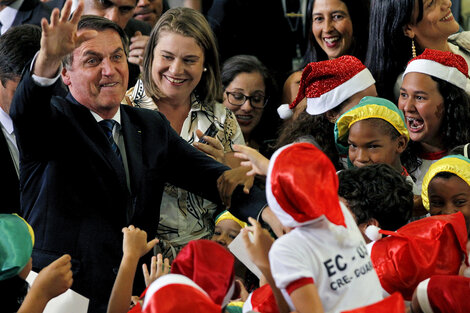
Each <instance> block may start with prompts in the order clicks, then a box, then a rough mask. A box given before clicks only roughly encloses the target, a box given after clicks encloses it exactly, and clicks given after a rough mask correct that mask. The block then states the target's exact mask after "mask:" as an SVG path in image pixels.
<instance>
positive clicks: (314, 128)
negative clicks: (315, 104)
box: [273, 111, 342, 170]
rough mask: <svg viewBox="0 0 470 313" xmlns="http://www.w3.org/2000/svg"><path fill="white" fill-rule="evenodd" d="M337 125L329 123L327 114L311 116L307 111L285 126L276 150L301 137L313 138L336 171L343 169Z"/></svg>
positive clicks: (281, 131)
mask: <svg viewBox="0 0 470 313" xmlns="http://www.w3.org/2000/svg"><path fill="white" fill-rule="evenodd" d="M334 128H335V124H333V123H331V122H330V121H328V119H327V118H326V115H325V114H320V115H310V114H309V113H307V111H303V112H302V113H300V114H299V116H298V117H297V119H296V120H294V121H291V122H288V123H287V124H285V125H283V127H282V128H281V129H280V131H279V137H278V140H277V142H276V144H275V146H274V147H273V149H274V150H277V149H279V148H280V147H283V146H285V145H288V144H291V143H293V142H295V141H296V140H297V139H299V138H300V137H304V136H312V137H313V139H315V141H316V142H317V144H318V146H319V148H321V150H322V151H323V152H324V153H325V154H326V155H327V156H328V158H329V159H330V160H331V162H332V163H333V165H334V166H335V168H336V170H340V169H342V166H341V163H340V159H339V153H338V151H337V150H336V145H335V135H334Z"/></svg>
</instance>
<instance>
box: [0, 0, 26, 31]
mask: <svg viewBox="0 0 470 313" xmlns="http://www.w3.org/2000/svg"><path fill="white" fill-rule="evenodd" d="M23 2H24V0H16V1H15V2H13V3H12V4H10V5H9V6H7V7H5V8H4V9H3V10H1V11H0V23H2V27H1V28H0V34H1V35H3V34H4V33H5V32H6V31H7V30H8V29H9V28H10V27H11V26H12V25H13V21H14V20H15V18H16V14H17V13H18V10H19V9H20V7H21V5H22V4H23Z"/></svg>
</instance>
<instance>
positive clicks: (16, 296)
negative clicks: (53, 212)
mask: <svg viewBox="0 0 470 313" xmlns="http://www.w3.org/2000/svg"><path fill="white" fill-rule="evenodd" d="M33 246H34V232H33V229H32V228H31V226H30V225H29V224H28V223H27V222H26V221H25V220H24V219H22V218H21V217H19V216H18V215H16V214H0V290H1V291H2V299H3V300H4V301H2V312H7V313H10V312H20V313H22V312H28V313H31V312H42V311H43V310H44V308H45V307H46V305H47V303H48V302H49V300H51V299H52V298H54V297H56V296H58V295H60V294H62V293H64V292H65V291H66V290H67V289H69V288H70V286H71V285H72V281H73V279H72V271H71V267H72V265H71V263H70V261H71V258H70V256H69V255H64V256H62V257H60V258H59V259H57V260H55V261H54V262H52V263H51V264H50V265H49V266H47V267H45V268H44V269H42V270H41V272H39V274H38V276H37V277H36V279H35V281H34V283H33V285H32V286H31V289H30V290H29V291H28V287H29V285H28V283H27V282H26V277H27V276H28V274H29V273H30V271H31V267H32V263H31V262H32V259H31V253H32V251H33Z"/></svg>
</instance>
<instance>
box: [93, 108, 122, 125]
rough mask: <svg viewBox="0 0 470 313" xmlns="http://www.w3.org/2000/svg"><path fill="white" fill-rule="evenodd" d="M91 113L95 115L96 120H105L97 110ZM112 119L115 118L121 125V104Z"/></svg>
mask: <svg viewBox="0 0 470 313" xmlns="http://www.w3.org/2000/svg"><path fill="white" fill-rule="evenodd" d="M90 112H91V115H93V117H94V118H95V120H96V121H97V122H98V123H99V122H101V121H102V120H103V118H102V117H101V116H99V115H98V114H96V113H95V112H93V111H91V110H90ZM111 119H112V120H115V121H116V122H117V123H118V124H119V125H121V107H120V106H119V107H118V110H117V112H116V114H114V116H113V117H112V118H111Z"/></svg>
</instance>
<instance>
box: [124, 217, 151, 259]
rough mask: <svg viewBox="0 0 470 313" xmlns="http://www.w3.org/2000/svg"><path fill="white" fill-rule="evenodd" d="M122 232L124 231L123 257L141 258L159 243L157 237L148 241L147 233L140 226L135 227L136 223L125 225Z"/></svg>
mask: <svg viewBox="0 0 470 313" xmlns="http://www.w3.org/2000/svg"><path fill="white" fill-rule="evenodd" d="M122 232H123V233H124V240H123V242H122V250H123V253H124V256H123V258H125V257H136V258H137V259H140V258H141V257H142V256H144V255H145V254H147V253H148V252H149V251H150V250H151V249H152V248H153V247H154V246H155V245H156V244H157V243H158V239H157V238H155V239H153V240H151V241H149V242H147V233H146V232H145V231H143V230H141V229H139V228H138V227H134V225H130V226H129V227H124V228H123V229H122Z"/></svg>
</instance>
